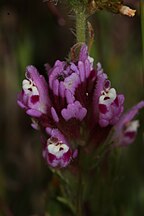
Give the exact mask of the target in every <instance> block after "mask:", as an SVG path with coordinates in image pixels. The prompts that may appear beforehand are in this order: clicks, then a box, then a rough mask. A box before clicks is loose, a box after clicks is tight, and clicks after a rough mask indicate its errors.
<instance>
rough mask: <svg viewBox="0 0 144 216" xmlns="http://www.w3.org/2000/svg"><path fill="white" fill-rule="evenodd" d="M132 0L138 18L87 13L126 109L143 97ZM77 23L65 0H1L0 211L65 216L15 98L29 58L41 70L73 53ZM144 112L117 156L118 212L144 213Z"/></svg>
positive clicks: (3, 215)
mask: <svg viewBox="0 0 144 216" xmlns="http://www.w3.org/2000/svg"><path fill="white" fill-rule="evenodd" d="M128 4H129V5H130V6H132V7H133V8H136V9H137V13H136V16H135V17H134V18H128V17H126V16H121V15H115V14H112V13H109V12H106V11H100V12H98V13H97V14H94V15H93V16H92V17H91V18H90V19H89V20H90V21H91V23H92V25H93V28H94V30H95V44H94V46H93V49H92V52H91V55H92V56H93V57H94V58H95V62H98V61H100V62H101V63H102V65H103V68H104V70H105V71H106V73H107V74H108V76H109V78H110V80H111V81H112V85H113V86H114V87H115V88H116V89H117V91H118V92H121V93H123V94H124V95H125V98H126V100H125V108H126V109H128V108H130V107H131V106H133V105H134V104H136V103H137V102H139V101H140V100H142V98H144V88H143V87H144V85H143V84H144V83H143V73H142V42H141V23H140V19H141V17H140V5H139V4H140V2H139V1H137V0H131V1H130V0H129V1H128ZM74 24H75V17H74V15H73V14H72V12H71V10H70V8H69V6H68V5H67V4H66V1H62V0H61V1H59V3H58V5H57V6H56V7H53V6H52V5H50V4H47V3H43V2H42V1H41V0H7V1H6V0H0V92H1V94H0V137H1V138H0V141H1V142H0V216H29V215H33V216H34V215H35V216H36V215H37V216H38V215H45V216H48V215H52V216H63V215H66V216H67V215H68V213H67V209H65V207H64V206H63V205H60V204H59V203H58V201H56V199H55V197H56V195H57V194H58V193H59V185H58V182H57V179H55V177H53V176H52V174H51V172H50V171H49V169H48V167H47V165H46V164H45V162H44V161H43V159H42V156H41V143H40V135H39V134H38V133H37V132H35V131H34V130H33V129H32V128H31V127H30V119H29V118H28V117H27V116H26V115H25V113H24V112H23V111H22V110H21V109H20V108H19V107H18V106H17V103H16V98H17V92H18V91H20V88H21V82H22V79H23V78H24V74H25V67H26V66H27V65H28V64H33V65H35V66H36V67H37V68H38V69H39V70H40V71H41V73H44V67H43V65H44V64H45V63H46V62H49V63H50V64H51V65H52V64H53V63H54V62H55V60H57V59H60V60H62V59H64V58H65V57H66V56H67V55H68V52H69V49H70V47H71V46H72V45H73V44H74V43H75V41H76V39H75V36H74V34H73V33H72V32H73V31H75V27H74ZM143 116H144V112H143V111H142V112H141V113H140V115H139V118H140V123H141V128H140V129H139V132H138V137H137V139H136V141H135V143H133V144H132V145H130V146H129V147H128V148H125V149H124V150H123V154H122V157H121V158H120V162H119V167H120V168H119V171H118V172H119V173H118V174H119V176H120V177H121V178H120V179H119V181H118V185H117V187H116V190H115V198H114V199H115V200H116V202H117V208H118V209H119V214H118V213H117V214H116V216H117V215H120V216H135V215H138V216H142V215H144V142H143V136H144V126H143V125H144V118H143ZM62 212H65V213H62ZM99 216H103V215H99Z"/></svg>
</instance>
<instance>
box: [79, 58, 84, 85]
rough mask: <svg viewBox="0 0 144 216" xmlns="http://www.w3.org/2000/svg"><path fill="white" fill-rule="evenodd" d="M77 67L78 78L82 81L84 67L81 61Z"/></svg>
mask: <svg viewBox="0 0 144 216" xmlns="http://www.w3.org/2000/svg"><path fill="white" fill-rule="evenodd" d="M78 68H79V73H80V80H81V82H84V80H85V69H84V64H83V62H81V61H79V62H78Z"/></svg>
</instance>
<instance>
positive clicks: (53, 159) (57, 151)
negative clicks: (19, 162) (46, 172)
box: [43, 137, 72, 168]
mask: <svg viewBox="0 0 144 216" xmlns="http://www.w3.org/2000/svg"><path fill="white" fill-rule="evenodd" d="M43 157H44V159H46V160H47V162H48V164H49V165H50V166H52V167H60V168H62V167H66V166H67V165H68V164H69V163H70V161H71V159H72V151H71V150H70V148H69V146H68V145H66V144H65V143H63V142H62V141H59V140H58V138H57V137H51V138H49V139H48V140H47V145H46V147H45V149H44V150H43Z"/></svg>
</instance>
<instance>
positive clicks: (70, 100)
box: [65, 89, 75, 104]
mask: <svg viewBox="0 0 144 216" xmlns="http://www.w3.org/2000/svg"><path fill="white" fill-rule="evenodd" d="M65 96H66V100H67V103H68V104H71V103H73V102H74V100H75V98H74V96H73V95H72V93H71V92H70V91H69V90H67V89H66V90H65Z"/></svg>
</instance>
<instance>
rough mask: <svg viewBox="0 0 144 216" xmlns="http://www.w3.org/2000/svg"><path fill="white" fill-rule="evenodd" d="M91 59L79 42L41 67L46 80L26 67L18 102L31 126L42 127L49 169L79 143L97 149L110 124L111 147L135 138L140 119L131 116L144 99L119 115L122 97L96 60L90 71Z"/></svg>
mask: <svg viewBox="0 0 144 216" xmlns="http://www.w3.org/2000/svg"><path fill="white" fill-rule="evenodd" d="M93 61H94V59H93V58H91V57H90V56H89V54H88V47H87V46H86V44H83V43H78V44H76V45H74V46H73V47H72V49H71V53H70V59H69V60H68V61H59V60H57V61H56V62H55V64H54V66H53V67H50V66H49V65H48V64H47V65H45V67H46V70H47V79H46V80H45V79H44V77H43V76H42V75H40V74H39V73H38V71H37V69H36V68H35V67H33V66H28V67H27V71H26V79H25V80H24V81H23V83H22V92H21V93H20V94H19V96H18V104H19V106H20V107H21V108H22V109H25V111H26V113H27V114H28V115H29V116H31V117H32V124H31V125H32V127H33V128H34V129H36V130H41V131H42V133H43V139H44V142H43V143H44V149H43V157H44V158H45V160H46V161H47V162H48V164H49V165H50V166H52V167H60V168H62V167H66V166H67V165H68V164H69V163H70V162H71V160H72V159H74V158H75V157H77V155H78V150H77V149H79V148H78V146H85V147H86V150H87V152H89V151H93V149H96V148H98V147H99V146H100V145H102V143H103V142H104V141H105V139H106V138H107V136H108V134H109V132H110V130H111V128H112V126H114V128H115V133H114V136H113V141H115V142H116V145H127V144H129V143H131V142H133V141H134V139H135V136H136V133H137V128H138V126H139V123H138V121H133V118H134V116H135V115H136V114H137V112H138V111H139V109H141V108H142V107H144V101H142V102H140V103H139V104H137V105H136V106H134V107H133V108H132V109H131V110H130V111H129V112H127V113H126V114H125V115H123V116H122V117H121V114H122V112H123V104H124V96H123V95H121V94H117V92H116V90H115V89H114V88H112V87H111V82H110V81H109V80H108V77H107V75H106V74H105V73H104V72H103V69H102V67H101V64H100V63H98V64H97V68H96V69H94V66H93ZM46 140H47V141H46ZM86 140H87V141H86ZM86 145H90V146H86Z"/></svg>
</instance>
